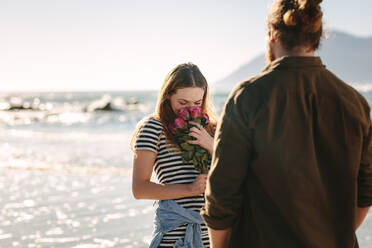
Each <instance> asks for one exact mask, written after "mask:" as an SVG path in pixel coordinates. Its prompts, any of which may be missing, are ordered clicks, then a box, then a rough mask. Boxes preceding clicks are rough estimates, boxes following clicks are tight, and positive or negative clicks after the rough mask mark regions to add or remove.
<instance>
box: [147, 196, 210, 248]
mask: <svg viewBox="0 0 372 248" xmlns="http://www.w3.org/2000/svg"><path fill="white" fill-rule="evenodd" d="M157 205H158V206H157V208H156V211H155V231H154V237H153V240H152V242H151V244H150V248H157V247H158V245H159V244H160V242H161V240H162V238H163V235H164V233H166V232H169V231H171V230H174V229H176V228H177V227H179V226H182V225H184V224H188V225H187V228H186V234H185V238H184V241H183V242H182V239H179V240H177V242H176V243H175V245H174V246H173V247H174V248H202V247H204V245H203V242H202V239H201V229H200V224H202V223H204V221H203V219H202V217H201V216H200V214H199V213H198V212H195V211H193V210H189V209H186V208H183V207H181V206H180V205H178V204H177V203H176V202H175V201H173V200H164V201H159V202H157Z"/></svg>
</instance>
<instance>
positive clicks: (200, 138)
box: [187, 121, 213, 155]
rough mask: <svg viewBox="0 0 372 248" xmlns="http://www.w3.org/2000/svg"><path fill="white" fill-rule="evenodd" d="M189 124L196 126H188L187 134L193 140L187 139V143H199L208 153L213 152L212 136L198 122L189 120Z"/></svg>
mask: <svg viewBox="0 0 372 248" xmlns="http://www.w3.org/2000/svg"><path fill="white" fill-rule="evenodd" d="M190 124H192V125H195V126H196V127H192V128H190V133H189V135H190V136H191V137H194V138H195V140H188V141H187V143H189V144H193V145H199V146H201V147H203V148H204V149H206V150H207V151H208V152H209V154H211V155H212V153H213V137H212V136H210V135H209V133H208V132H207V130H205V128H204V127H202V126H201V125H200V124H198V123H196V122H193V121H190Z"/></svg>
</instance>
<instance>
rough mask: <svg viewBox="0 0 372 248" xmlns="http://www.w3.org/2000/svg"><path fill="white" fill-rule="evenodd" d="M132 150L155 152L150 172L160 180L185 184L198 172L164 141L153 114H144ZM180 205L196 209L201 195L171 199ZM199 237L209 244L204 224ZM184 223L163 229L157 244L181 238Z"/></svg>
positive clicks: (200, 203) (161, 129)
mask: <svg viewBox="0 0 372 248" xmlns="http://www.w3.org/2000/svg"><path fill="white" fill-rule="evenodd" d="M135 150H149V151H153V152H155V153H156V159H155V164H154V172H155V174H156V178H157V179H158V181H159V182H160V183H161V184H189V183H192V182H194V181H195V179H196V177H197V176H198V175H199V172H198V171H196V170H195V169H194V165H193V164H192V163H185V162H183V160H182V156H181V155H182V153H181V152H179V151H174V150H172V148H171V147H170V144H169V143H168V142H167V141H166V137H165V134H164V131H163V125H162V123H161V122H160V121H158V120H156V119H154V118H153V117H146V118H145V119H144V120H143V125H142V127H141V129H140V130H139V133H138V135H137V139H136V143H135ZM173 200H174V201H175V202H177V203H178V204H179V205H180V206H182V207H184V208H187V209H191V210H194V211H197V212H200V209H201V207H203V205H204V195H203V194H201V195H198V196H192V197H185V198H179V199H173ZM201 231H202V240H203V244H204V246H205V247H209V237H208V230H207V227H206V225H205V224H204V223H203V224H202V225H201ZM185 232H186V224H185V225H183V226H181V227H179V228H177V229H175V230H173V231H170V232H168V233H165V234H164V236H163V239H162V241H161V243H160V245H159V247H173V245H174V243H175V242H176V241H177V240H178V239H180V238H181V239H183V237H184V236H185Z"/></svg>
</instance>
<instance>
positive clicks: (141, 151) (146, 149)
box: [132, 63, 216, 247]
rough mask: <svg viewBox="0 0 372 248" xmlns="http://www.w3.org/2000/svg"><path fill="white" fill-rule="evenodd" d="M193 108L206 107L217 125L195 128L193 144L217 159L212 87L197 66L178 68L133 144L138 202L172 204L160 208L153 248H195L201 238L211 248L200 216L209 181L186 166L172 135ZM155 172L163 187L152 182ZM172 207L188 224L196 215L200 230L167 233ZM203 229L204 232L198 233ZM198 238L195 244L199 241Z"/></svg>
mask: <svg viewBox="0 0 372 248" xmlns="http://www.w3.org/2000/svg"><path fill="white" fill-rule="evenodd" d="M190 106H201V108H202V110H203V112H204V113H207V114H208V115H209V116H210V120H211V121H210V124H209V125H208V126H206V127H205V128H203V127H201V126H200V125H198V124H196V123H194V124H195V125H196V126H197V127H193V128H191V129H190V134H189V135H190V136H192V137H194V138H195V139H194V140H190V141H189V143H190V144H195V145H199V146H201V147H203V148H205V149H206V150H207V151H208V152H209V153H210V154H212V150H213V135H214V130H215V126H216V124H215V118H214V115H213V113H212V111H211V108H210V101H209V89H208V84H207V81H206V79H205V78H204V76H203V74H202V73H201V72H200V70H199V68H198V67H197V66H196V65H194V64H192V63H187V64H181V65H178V66H177V67H175V68H174V69H173V70H172V71H171V72H170V73H169V74H168V75H167V77H166V79H165V81H164V83H163V86H162V88H161V90H160V94H159V97H158V103H157V108H156V112H155V114H153V115H152V116H151V117H147V118H145V119H144V120H143V121H142V122H141V124H140V125H138V128H137V130H136V132H135V134H134V136H133V139H132V149H133V151H134V154H135V155H134V160H133V161H134V162H133V181H132V191H133V195H134V197H135V198H136V199H154V200H163V201H159V202H160V203H161V204H164V203H167V204H168V205H167V206H164V205H160V204H159V205H158V208H157V211H156V229H155V234H156V236H155V239H154V240H153V242H152V244H151V246H150V247H178V246H185V245H191V246H192V244H186V243H187V242H188V241H187V240H188V239H190V233H193V235H196V233H198V235H200V237H198V239H199V241H200V242H202V245H201V246H204V247H209V238H208V231H207V227H206V226H205V224H204V221H202V219H201V217H200V215H199V212H200V209H201V207H202V206H203V205H204V196H203V193H204V191H205V185H206V179H207V175H204V174H199V173H198V172H197V171H196V170H195V169H194V166H193V164H192V163H185V162H183V160H182V157H181V155H182V153H181V152H180V150H179V149H178V147H177V145H176V143H175V141H174V137H173V135H172V133H171V132H170V130H169V129H168V125H169V124H170V123H172V122H173V120H174V119H175V117H176V116H177V113H178V112H179V110H180V109H182V108H184V107H190ZM153 170H154V171H155V174H156V176H157V179H158V181H159V183H154V182H151V181H150V179H151V176H152V171H153ZM167 200H171V201H167ZM172 200H174V201H172ZM170 207H172V208H173V210H174V209H177V210H176V211H175V212H176V213H175V214H178V215H182V218H183V217H184V214H185V215H186V214H189V216H191V215H192V216H193V217H192V218H195V220H194V221H195V222H193V221H190V222H189V223H191V224H198V225H188V224H182V225H181V226H177V227H174V228H175V229H173V230H168V229H169V228H168V229H164V228H163V227H164V226H168V227H169V225H166V224H167V223H164V222H166V220H164V218H163V216H162V213H163V214H164V211H163V210H165V211H166V214H165V215H164V216H167V214H169V213H170V210H169V208H170ZM190 211H191V212H190ZM177 218H178V217H177ZM190 218H191V217H190ZM186 222H188V221H186ZM183 223H185V222H183ZM199 224H200V228H201V232H200V229H198V228H199ZM196 226H197V227H196ZM172 228H173V227H172ZM186 230H188V231H186ZM198 230H199V231H198ZM185 236H186V238H185ZM193 237H194V239H195V236H193ZM156 239H157V241H155V240H156ZM160 239H161V240H160ZM200 244H201V243H200Z"/></svg>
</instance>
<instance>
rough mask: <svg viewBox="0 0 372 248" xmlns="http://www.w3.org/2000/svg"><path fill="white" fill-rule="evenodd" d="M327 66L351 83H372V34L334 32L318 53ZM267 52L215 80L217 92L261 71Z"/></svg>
mask: <svg viewBox="0 0 372 248" xmlns="http://www.w3.org/2000/svg"><path fill="white" fill-rule="evenodd" d="M316 56H320V57H321V59H322V61H323V63H324V64H325V65H326V67H327V68H328V69H329V70H330V71H332V72H333V73H335V74H336V75H337V76H338V77H340V78H342V79H343V80H344V81H345V82H347V83H350V84H355V83H357V84H363V83H372V37H368V38H361V37H356V36H353V35H350V34H347V33H343V32H340V31H332V32H330V33H329V34H328V37H327V38H326V39H324V40H323V42H322V43H321V47H320V50H318V51H317V52H316ZM264 67H265V55H264V54H261V55H259V56H257V57H256V58H254V59H253V60H251V61H250V62H248V63H247V64H244V65H242V66H241V67H239V68H238V69H237V70H236V71H234V72H233V73H231V74H230V75H228V76H226V77H225V78H223V79H221V80H219V81H217V82H215V83H214V84H212V85H211V88H212V90H213V91H215V92H225V91H230V90H231V89H232V88H233V87H234V85H235V84H237V83H239V82H241V81H243V80H245V79H248V78H250V77H251V76H254V75H256V74H258V73H260V72H261V70H262V69H263V68H264Z"/></svg>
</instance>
